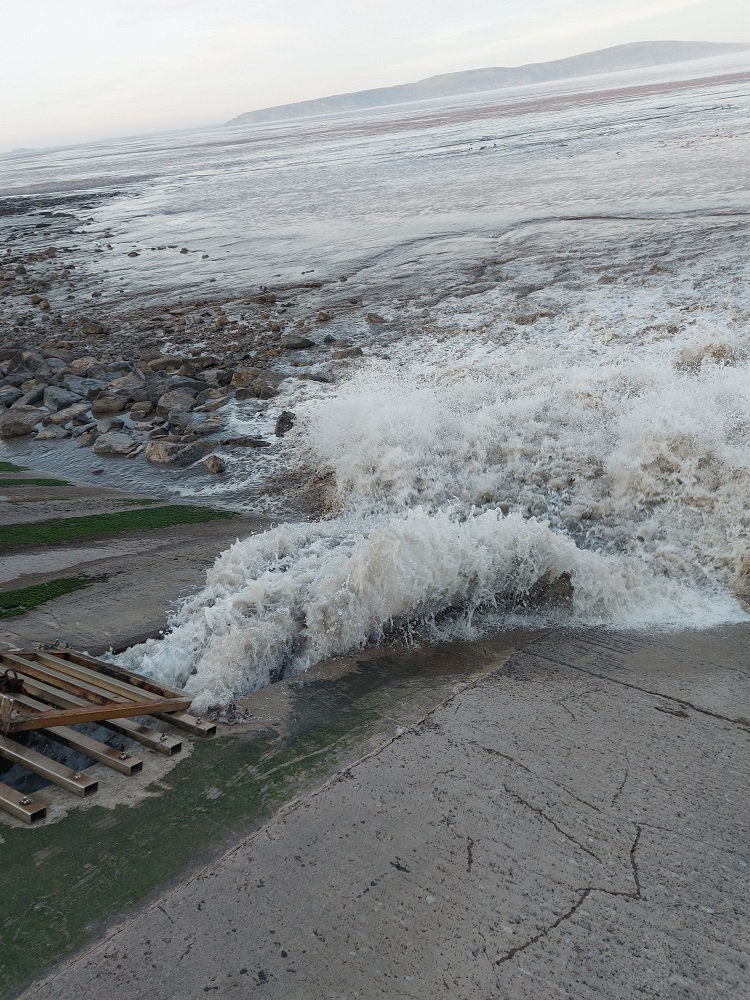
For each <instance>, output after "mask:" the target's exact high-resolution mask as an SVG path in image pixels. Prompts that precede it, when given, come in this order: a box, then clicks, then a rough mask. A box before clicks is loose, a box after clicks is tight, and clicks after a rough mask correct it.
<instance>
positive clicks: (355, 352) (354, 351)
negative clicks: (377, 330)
mask: <svg viewBox="0 0 750 1000" xmlns="http://www.w3.org/2000/svg"><path fill="white" fill-rule="evenodd" d="M331 357H332V358H333V360H334V361H344V360H346V358H361V357H362V348H361V347H342V348H341V350H340V351H332V352H331Z"/></svg>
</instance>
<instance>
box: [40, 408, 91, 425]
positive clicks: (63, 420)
mask: <svg viewBox="0 0 750 1000" xmlns="http://www.w3.org/2000/svg"><path fill="white" fill-rule="evenodd" d="M88 411H89V405H88V403H73V404H72V406H66V407H65V409H63V410H58V411H57V413H53V414H52V416H51V417H50V418H49V422H50V423H51V424H59V425H60V426H62V424H67V422H68V421H69V420H78V419H79V418H80V417H84V419H85V416H84V415H85V414H86V413H88Z"/></svg>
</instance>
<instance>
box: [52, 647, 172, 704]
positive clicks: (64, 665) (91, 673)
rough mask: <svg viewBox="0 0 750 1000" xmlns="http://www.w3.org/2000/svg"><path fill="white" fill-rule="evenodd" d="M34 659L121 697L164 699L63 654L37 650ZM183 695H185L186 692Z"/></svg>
mask: <svg viewBox="0 0 750 1000" xmlns="http://www.w3.org/2000/svg"><path fill="white" fill-rule="evenodd" d="M34 659H35V660H36V662H37V663H40V664H42V665H43V666H46V667H51V668H52V669H53V670H55V671H57V672H59V673H63V674H67V675H68V676H70V677H74V678H76V679H77V680H79V681H83V682H84V683H85V684H86V685H87V686H88V684H89V683H91V684H92V685H94V686H95V687H97V688H99V689H100V690H102V691H108V692H110V694H114V695H118V696H119V697H121V698H128V699H130V700H131V701H138V702H143V701H164V696H163V695H159V694H153V692H151V691H146V690H145V689H143V688H137V687H135V686H134V685H132V684H126V683H125V682H124V681H120V680H114V679H112V678H110V677H108V676H107V675H106V674H103V673H100V672H99V671H96V670H91V669H89V667H82V666H80V665H79V664H77V663H75V662H73V661H72V660H68V659H63V658H62V657H61V656H52V655H50V654H49V653H42V652H38V653H37V652H35V653H34ZM169 697H170V698H171V697H172V696H171V695H170V696H169ZM182 697H184V694H183V695H182Z"/></svg>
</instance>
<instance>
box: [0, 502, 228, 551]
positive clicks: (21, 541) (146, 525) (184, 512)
mask: <svg viewBox="0 0 750 1000" xmlns="http://www.w3.org/2000/svg"><path fill="white" fill-rule="evenodd" d="M236 516H237V515H236V514H235V513H234V511H228V510H214V509H213V508H211V507H196V506H192V505H189V504H171V505H168V506H166V507H154V508H148V509H139V510H121V511H115V512H113V513H112V514H88V515H86V516H85V517H68V518H59V519H55V520H49V521H34V522H30V523H24V524H4V525H2V526H1V527H0V545H65V544H66V543H67V542H75V541H78V540H80V539H82V538H94V537H97V536H100V535H113V534H119V533H120V532H124V531H155V530H158V529H160V528H173V527H175V526H176V525H180V524H203V523H205V522H206V521H215V520H217V519H219V520H221V519H227V520H228V519H229V518H233V517H236Z"/></svg>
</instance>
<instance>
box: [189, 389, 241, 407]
mask: <svg viewBox="0 0 750 1000" xmlns="http://www.w3.org/2000/svg"><path fill="white" fill-rule="evenodd" d="M239 391H244V390H239ZM224 403H225V398H224V397H223V396H222V397H221V398H220V399H209V400H208V401H207V402H205V403H202V404H201V405H200V406H197V407H196V410H197V411H198V412H200V413H212V412H213V411H214V410H220V409H221V408H222V406H223V405H224Z"/></svg>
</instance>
